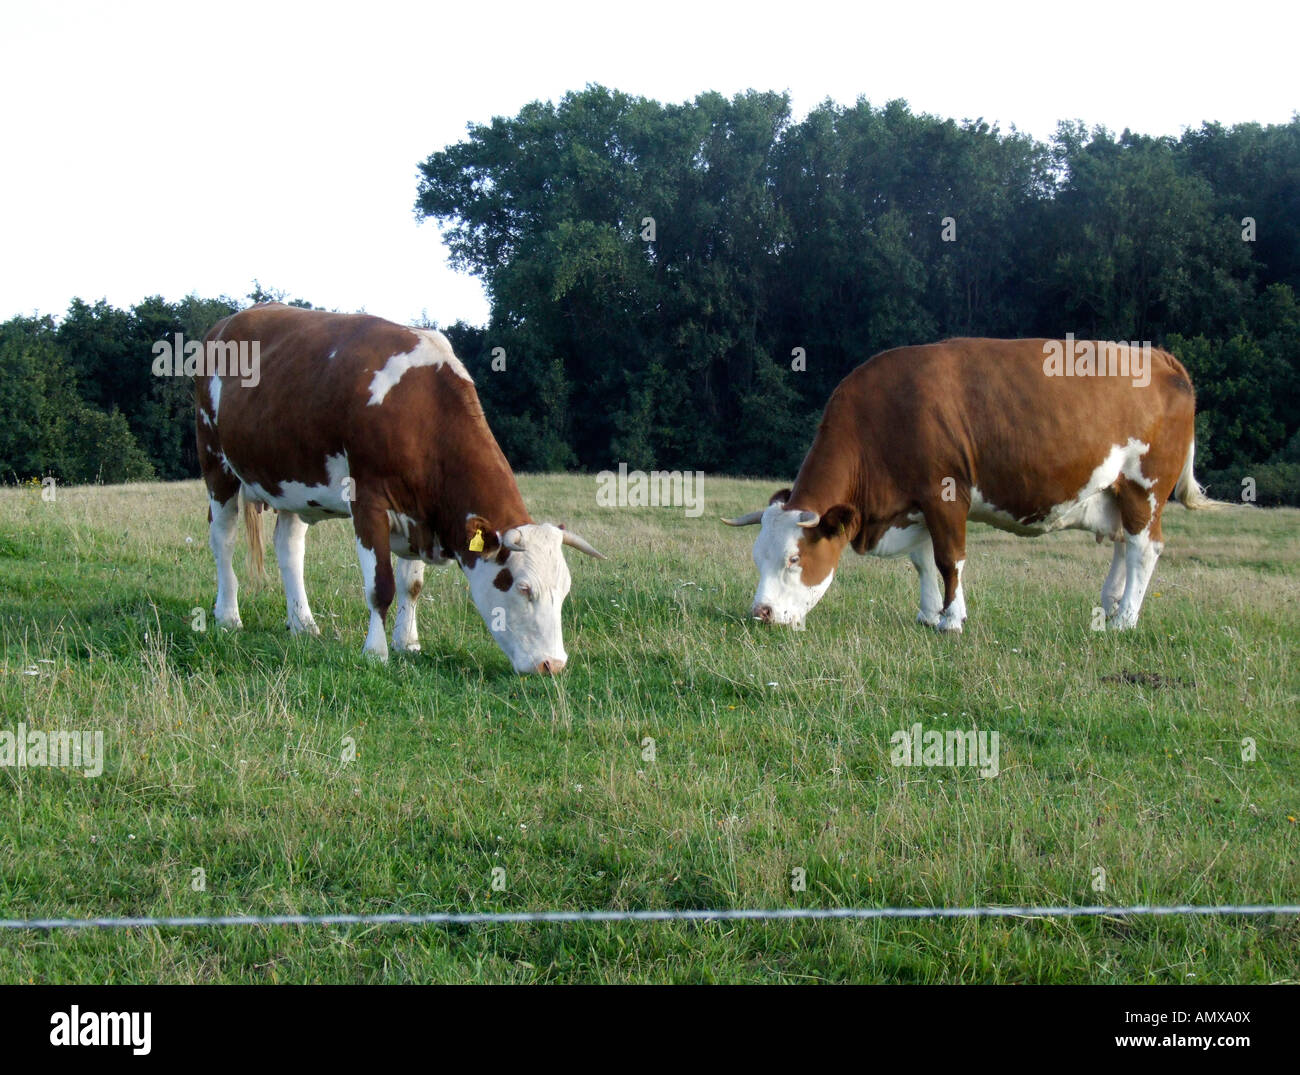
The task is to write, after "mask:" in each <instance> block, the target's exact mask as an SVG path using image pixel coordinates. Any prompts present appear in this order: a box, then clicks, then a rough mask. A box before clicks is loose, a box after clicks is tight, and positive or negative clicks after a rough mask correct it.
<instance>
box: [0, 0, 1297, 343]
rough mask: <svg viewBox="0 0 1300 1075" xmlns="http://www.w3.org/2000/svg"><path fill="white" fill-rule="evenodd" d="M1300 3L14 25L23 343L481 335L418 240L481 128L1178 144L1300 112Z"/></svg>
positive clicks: (906, 6) (16, 226)
mask: <svg viewBox="0 0 1300 1075" xmlns="http://www.w3.org/2000/svg"><path fill="white" fill-rule="evenodd" d="M1296 12H1297V8H1296V5H1295V4H1294V3H1292V2H1282V3H1279V2H1276V0H1269V2H1264V3H1256V2H1254V0H1249V2H1241V0H1238V2H1234V3H1230V4H1214V5H1212V6H1211V5H1208V4H1207V5H1200V4H1195V3H1192V4H1187V3H1179V4H1172V3H1171V4H1152V3H1142V2H1138V0H1130V2H1127V3H1110V2H1099V3H1090V4H1084V5H1079V4H1047V3H1041V2H1039V3H1027V4H1010V3H1007V4H997V3H995V2H993V3H971V2H969V0H967V2H964V3H958V4H952V5H947V4H927V3H924V2H915V3H902V4H889V5H887V6H883V5H882V6H881V7H879V8H877V6H876V5H873V4H869V3H859V4H851V3H846V4H822V3H817V2H811V0H804V2H799V3H792V2H789V0H786V2H783V3H776V4H765V3H731V4H716V5H715V4H710V3H707V2H706V0H694V2H689V3H678V2H676V0H671V2H669V0H656V2H654V3H647V4H645V5H644V6H620V5H617V4H609V3H605V4H566V3H564V2H563V0H555V2H551V3H538V2H536V0H534V2H531V3H513V2H498V0H493V2H485V3H474V0H458V2H457V3H456V4H454V5H451V6H447V5H444V4H441V3H436V2H435V3H385V2H382V0H372V2H369V3H355V2H354V3H348V4H341V3H340V4H335V3H328V2H317V3H310V4H290V3H277V2H275V0H262V2H260V3H224V2H223V3H220V4H213V5H211V6H199V5H192V4H187V3H185V2H183V0H179V2H178V0H172V2H168V3H131V2H124V3H104V2H102V0H101V2H97V3H71V2H68V3H61V2H58V0H51V2H44V3H39V2H34V0H6V3H5V4H4V8H3V11H2V13H0V102H2V103H0V109H3V117H4V127H3V130H4V161H3V167H0V221H2V232H0V318H8V317H10V316H12V315H13V314H16V313H32V312H34V311H39V312H42V313H54V314H61V313H63V312H64V311H65V310H66V308H67V305H68V302H69V301H70V299H71V298H72V297H73V296H80V297H82V298H84V299H86V300H87V301H94V300H96V299H99V298H106V299H108V301H109V302H110V303H113V304H114V305H117V306H130V305H132V304H133V303H135V302H137V301H139V300H140V299H141V298H143V297H145V296H147V295H153V294H161V295H163V296H164V297H166V298H168V299H179V298H181V297H183V296H184V295H186V294H187V293H189V292H197V293H198V294H200V295H203V296H205V297H206V296H217V295H221V294H226V295H231V296H236V297H242V296H243V295H245V294H246V293H247V292H248V291H249V290H250V288H251V284H252V281H253V278H254V277H257V278H258V279H259V280H260V281H261V282H262V284H263V285H264V286H268V287H275V288H280V289H283V290H286V291H288V292H289V293H290V294H291V295H294V296H300V297H304V298H307V299H309V300H311V301H312V302H314V303H316V304H317V305H323V306H330V307H335V308H338V309H341V310H355V309H362V308H364V309H366V310H368V311H369V312H371V313H376V314H381V315H383V316H385V317H390V318H393V319H394V320H399V321H409V320H412V319H414V318H417V317H420V316H422V315H424V314H427V315H428V316H429V317H431V318H433V319H434V320H436V321H437V322H439V323H441V324H445V323H448V322H451V321H454V320H456V319H457V318H463V319H465V320H467V321H470V322H473V323H482V322H483V321H485V320H486V318H487V302H486V300H485V298H484V296H483V291H482V288H481V287H480V285H479V284H478V282H477V281H476V280H475V279H473V278H472V277H469V276H467V275H464V274H460V273H455V272H452V271H451V269H450V268H448V267H447V265H446V258H445V252H444V249H443V246H442V243H441V240H440V238H439V235H438V230H437V228H436V227H435V226H434V225H433V224H432V223H423V224H420V223H417V221H416V219H415V216H414V213H413V209H412V207H413V204H414V201H415V193H416V182H417V176H416V166H417V164H418V163H419V162H420V161H422V160H423V159H424V158H425V157H427V156H428V155H429V154H430V153H431V152H434V151H435V150H438V149H441V148H442V147H443V146H445V145H448V144H450V143H452V142H455V141H457V140H459V139H460V138H461V137H463V136H464V133H465V129H466V125H467V124H470V123H482V122H487V121H489V120H490V119H491V118H492V117H493V116H496V115H514V114H515V113H516V112H517V111H518V110H519V108H520V107H521V106H522V105H524V104H526V103H527V102H529V101H532V100H538V99H542V100H547V99H549V100H557V99H558V98H559V97H560V96H562V95H563V94H564V93H565V92H566V91H568V90H572V89H580V88H581V87H583V86H584V85H586V84H587V83H601V84H603V85H606V86H609V87H612V88H617V89H620V90H623V91H625V92H628V93H634V94H641V95H645V96H649V97H654V98H656V99H658V100H661V101H683V100H689V99H691V98H693V97H694V96H695V95H696V94H698V93H701V92H703V91H706V90H717V91H720V92H722V93H724V94H727V95H731V94H734V93H738V92H741V91H743V90H746V89H750V88H753V89H760V90H768V89H771V90H786V91H788V92H789V93H790V95H791V99H792V104H793V109H794V114H795V117H796V118H800V117H802V116H803V115H805V114H806V113H807V112H808V111H809V110H810V109H811V108H813V107H815V106H816V105H817V104H818V103H820V102H821V101H822V100H824V99H826V98H827V97H830V98H832V99H834V100H836V101H838V102H840V103H843V104H851V103H852V102H853V101H855V100H856V99H857V98H858V97H859V96H865V97H866V98H867V99H868V100H870V101H871V102H872V103H873V104H876V105H879V104H883V103H884V102H886V101H888V100H891V99H893V98H897V97H901V98H905V99H906V100H907V101H908V102H909V103H910V104H911V106H912V108H913V110H915V111H925V112H932V113H935V114H938V115H941V116H945V117H948V116H950V117H953V118H956V119H964V118H975V117H983V118H984V119H986V120H989V121H997V122H998V123H999V124H1000V125H1001V126H1002V127H1003V128H1004V129H1006V128H1008V127H1010V126H1011V125H1013V124H1014V125H1015V126H1016V127H1017V128H1019V129H1020V130H1022V131H1028V132H1030V133H1032V134H1034V135H1036V136H1038V137H1040V138H1047V137H1049V136H1050V135H1051V134H1052V132H1053V131H1054V130H1055V127H1056V122H1057V120H1059V119H1066V118H1077V119H1082V120H1084V121H1085V122H1086V123H1088V124H1089V125H1098V124H1100V125H1104V126H1106V127H1109V128H1111V129H1112V130H1114V131H1116V132H1119V131H1121V130H1123V128H1124V127H1129V128H1131V129H1132V130H1135V131H1140V132H1143V133H1147V134H1174V135H1177V134H1179V133H1181V132H1182V130H1183V129H1184V128H1185V127H1188V126H1198V125H1199V124H1200V123H1201V121H1202V120H1207V119H1209V120H1218V121H1220V122H1222V123H1225V124H1231V123H1239V122H1245V121H1258V122H1262V123H1282V122H1286V121H1287V120H1289V119H1290V117H1291V115H1292V113H1293V112H1294V111H1296V110H1297V109H1300V77H1297V75H1296V56H1295V49H1296V41H1297V37H1298V35H1297V29H1300V16H1298V15H1297V13H1296Z"/></svg>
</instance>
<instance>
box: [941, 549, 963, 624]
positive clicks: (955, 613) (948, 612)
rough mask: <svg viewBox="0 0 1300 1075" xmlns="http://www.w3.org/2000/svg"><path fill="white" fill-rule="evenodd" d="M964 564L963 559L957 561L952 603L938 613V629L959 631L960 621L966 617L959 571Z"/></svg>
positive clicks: (960, 571)
mask: <svg viewBox="0 0 1300 1075" xmlns="http://www.w3.org/2000/svg"><path fill="white" fill-rule="evenodd" d="M965 566H966V561H965V560H958V561H957V592H956V593H955V594H954V595H953V598H952V604H951V605H949V606H948V607H947V608H945V609H944V610H943V611H942V612H941V613H940V614H939V622H938V624H937V626H938V628H939V630H940V631H949V632H952V633H954V634H957V633H960V632H961V625H962V622H963V621H964V620H965V619H966V594H965V593H964V592H963V591H962V586H961V573H962V569H963V568H964V567H965ZM936 573H937V569H936ZM940 600H942V598H940Z"/></svg>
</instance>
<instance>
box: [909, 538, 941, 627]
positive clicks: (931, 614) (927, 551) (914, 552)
mask: <svg viewBox="0 0 1300 1075" xmlns="http://www.w3.org/2000/svg"><path fill="white" fill-rule="evenodd" d="M908 556H909V557H910V558H911V561H912V565H913V566H914V567H915V568H916V574H917V576H918V578H919V579H920V583H921V605H920V611H919V612H917V614H916V619H917V622H918V623H923V624H925V625H926V626H927V627H938V626H939V613H940V612H941V611H942V610H943V580H942V579H941V578H940V577H939V569H938V567H936V566H935V562H934V545H933V544H932V543H931V541H930V535H929V534H928V533H927V534H925V535H924V536H923V537H922V538H921V540H919V541H918V542H917V543H916V544H915V545H913V546H912V548H911V549H910V550H908Z"/></svg>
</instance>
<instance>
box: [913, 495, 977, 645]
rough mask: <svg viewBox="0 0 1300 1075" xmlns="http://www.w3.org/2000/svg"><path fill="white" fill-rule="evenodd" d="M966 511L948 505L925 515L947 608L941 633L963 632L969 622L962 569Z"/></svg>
mask: <svg viewBox="0 0 1300 1075" xmlns="http://www.w3.org/2000/svg"><path fill="white" fill-rule="evenodd" d="M966 510H967V509H966V505H964V504H956V503H949V502H947V501H945V502H943V503H942V504H941V505H939V506H938V507H935V508H932V509H930V510H928V511H926V512H925V513H924V514H925V525H926V528H927V529H928V530H929V531H930V543H931V545H932V546H933V547H934V565H935V567H936V568H937V569H938V571H939V577H940V579H941V580H942V582H943V608H942V611H940V613H939V623H938V625H937V626H938V629H939V630H940V631H952V632H954V633H956V632H959V631H960V630H961V625H962V621H963V620H965V619H966V595H965V594H964V593H962V588H961V573H962V568H964V567H965V566H966Z"/></svg>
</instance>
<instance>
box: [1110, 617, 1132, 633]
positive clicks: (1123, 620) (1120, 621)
mask: <svg viewBox="0 0 1300 1075" xmlns="http://www.w3.org/2000/svg"><path fill="white" fill-rule="evenodd" d="M1136 626H1137V617H1136V616H1130V615H1127V614H1125V613H1117V614H1116V615H1114V616H1112V617H1111V618H1110V619H1108V620H1107V621H1106V629H1107V630H1108V631H1131V630H1133V628H1134V627H1136Z"/></svg>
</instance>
